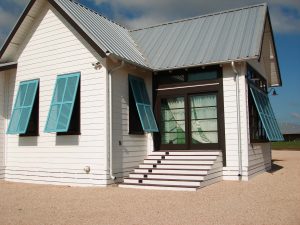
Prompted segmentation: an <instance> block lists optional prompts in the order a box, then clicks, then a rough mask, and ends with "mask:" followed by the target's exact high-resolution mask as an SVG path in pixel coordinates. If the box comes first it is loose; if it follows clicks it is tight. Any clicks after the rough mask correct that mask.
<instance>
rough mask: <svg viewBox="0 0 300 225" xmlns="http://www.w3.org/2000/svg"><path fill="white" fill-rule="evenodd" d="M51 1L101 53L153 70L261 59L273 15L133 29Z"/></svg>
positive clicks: (232, 13) (240, 12)
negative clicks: (268, 17) (265, 29)
mask: <svg viewBox="0 0 300 225" xmlns="http://www.w3.org/2000/svg"><path fill="white" fill-rule="evenodd" d="M48 1H49V3H50V4H51V5H53V6H54V7H55V9H57V10H58V11H59V12H60V13H62V14H63V15H64V14H65V15H64V16H65V18H67V20H68V21H69V22H70V23H71V25H73V26H75V28H76V30H78V31H79V33H81V34H82V35H83V37H84V38H86V40H87V41H89V43H91V45H92V47H94V48H95V50H96V51H97V52H99V54H100V55H101V56H102V57H105V53H106V54H110V55H111V56H113V57H117V58H121V59H123V60H126V61H128V62H130V63H133V64H136V65H139V66H142V67H146V68H149V69H151V70H154V71H158V70H168V69H175V68H181V67H189V66H200V65H206V64H217V63H223V62H228V61H232V60H235V61H236V60H248V59H252V58H256V59H257V58H259V56H260V53H261V45H262V38H263V33H264V25H265V21H266V17H267V16H268V13H267V12H268V10H267V5H266V4H260V5H255V6H249V7H244V8H240V9H233V10H228V11H223V12H219V13H215V14H209V15H204V16H199V17H194V18H189V19H185V20H180V21H174V22H170V23H166V24H161V25H157V26H152V27H148V28H144V29H139V30H132V31H129V30H128V29H126V28H124V27H122V26H120V25H118V24H116V23H114V22H112V21H110V20H108V19H107V18H105V17H103V16H101V15H99V14H98V13H96V12H94V11H92V10H90V9H88V8H86V7H85V6H83V5H81V4H79V3H77V2H75V1H74V0H48ZM36 2H38V1H36V0H31V1H30V3H29V4H28V6H27V8H26V10H25V11H24V13H23V14H22V16H21V17H20V19H19V21H18V23H17V24H16V26H15V28H14V29H13V31H12V32H11V34H10V36H9V38H8V39H7V41H6V43H5V44H4V46H3V47H2V49H1V51H0V53H1V54H0V57H1V59H0V60H2V61H11V60H12V59H10V58H9V57H8V58H7V56H5V57H3V53H4V52H5V51H6V49H7V48H8V46H10V43H11V41H12V39H13V37H14V35H15V33H16V32H17V30H18V29H19V27H20V26H21V24H22V23H23V20H24V18H25V17H26V15H27V13H28V12H29V11H30V9H31V6H32V5H34V4H35V3H36ZM66 15H67V16H66ZM99 50H100V51H99ZM275 52H276V51H275ZM276 64H277V65H278V62H277V61H276ZM278 70H279V69H278ZM278 76H279V77H280V75H278Z"/></svg>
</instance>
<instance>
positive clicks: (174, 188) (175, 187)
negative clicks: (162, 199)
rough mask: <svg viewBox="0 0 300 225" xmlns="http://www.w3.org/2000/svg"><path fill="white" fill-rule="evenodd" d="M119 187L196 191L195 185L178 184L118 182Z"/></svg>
mask: <svg viewBox="0 0 300 225" xmlns="http://www.w3.org/2000/svg"><path fill="white" fill-rule="evenodd" d="M119 187H121V188H136V189H148V190H168V191H197V187H193V186H190V187H189V186H179V185H155V184H124V183H123V184H119Z"/></svg>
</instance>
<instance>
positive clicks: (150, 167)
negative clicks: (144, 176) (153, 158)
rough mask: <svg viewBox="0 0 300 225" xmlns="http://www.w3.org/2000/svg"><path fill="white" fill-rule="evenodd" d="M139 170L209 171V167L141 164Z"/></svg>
mask: <svg viewBox="0 0 300 225" xmlns="http://www.w3.org/2000/svg"><path fill="white" fill-rule="evenodd" d="M139 168H141V169H145V168H146V169H153V168H158V169H194V170H209V169H211V165H184V164H147V163H143V164H140V165H139Z"/></svg>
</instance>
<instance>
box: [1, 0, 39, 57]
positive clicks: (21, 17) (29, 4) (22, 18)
mask: <svg viewBox="0 0 300 225" xmlns="http://www.w3.org/2000/svg"><path fill="white" fill-rule="evenodd" d="M35 2H36V0H31V1H30V2H29V3H28V4H27V6H26V8H25V9H24V11H23V13H22V14H21V16H20V17H19V19H18V20H17V22H16V24H15V26H14V28H13V29H12V31H11V32H10V34H9V36H8V37H7V39H6V40H5V41H4V44H3V45H2V47H1V50H0V58H1V57H2V56H3V55H4V53H5V51H6V49H7V47H8V46H9V44H10V42H11V40H12V39H13V37H14V36H15V34H16V32H17V31H18V29H19V28H20V26H21V25H22V23H23V21H24V19H25V18H26V16H27V14H28V12H29V11H30V9H31V8H32V6H33V5H34V3H35Z"/></svg>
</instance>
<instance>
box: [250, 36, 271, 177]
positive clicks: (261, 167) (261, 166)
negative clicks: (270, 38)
mask: <svg viewBox="0 0 300 225" xmlns="http://www.w3.org/2000/svg"><path fill="white" fill-rule="evenodd" d="M265 38H266V37H265ZM266 45H267V46H266ZM269 51H270V49H269V48H268V42H266V41H264V45H263V54H266V53H267V52H268V54H270V53H269ZM262 58H263V60H261V61H260V62H258V61H251V62H249V63H250V65H251V66H252V67H253V68H254V69H256V70H257V71H258V72H259V73H260V74H261V75H262V76H263V77H265V79H266V80H267V82H268V84H269V82H270V79H269V78H270V77H269V76H268V75H267V72H266V71H268V69H265V68H267V67H266V65H269V64H270V62H269V61H267V62H266V61H265V60H266V59H267V57H266V56H264V57H262ZM248 94H251V93H249V92H248ZM247 105H248V97H247ZM247 107H248V106H247ZM247 123H248V124H249V117H248V122H247ZM248 143H249V150H248V151H249V154H248V158H249V167H248V177H249V178H251V177H253V176H255V175H258V174H260V173H262V172H264V171H268V170H270V169H271V165H272V149H271V144H270V143H254V144H251V141H250V131H249V136H248Z"/></svg>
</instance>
